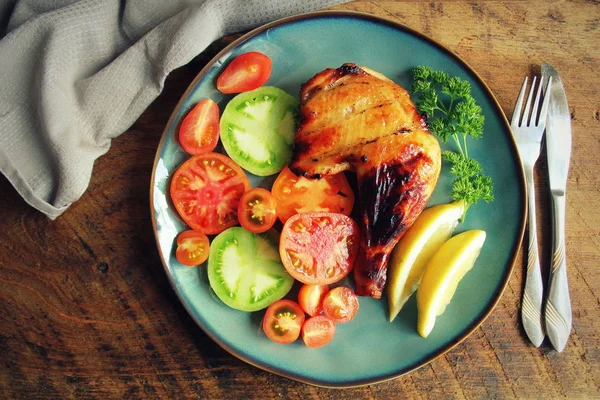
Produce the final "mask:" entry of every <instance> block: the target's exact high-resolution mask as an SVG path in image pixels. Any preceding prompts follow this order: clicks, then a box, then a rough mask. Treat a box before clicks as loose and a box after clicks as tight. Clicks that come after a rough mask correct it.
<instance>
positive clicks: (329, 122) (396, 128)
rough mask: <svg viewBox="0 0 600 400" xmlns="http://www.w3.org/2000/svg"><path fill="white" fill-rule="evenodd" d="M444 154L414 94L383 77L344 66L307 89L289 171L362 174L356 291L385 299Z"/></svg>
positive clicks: (324, 73) (308, 84) (309, 174)
mask: <svg viewBox="0 0 600 400" xmlns="http://www.w3.org/2000/svg"><path fill="white" fill-rule="evenodd" d="M440 153H441V152H440V146H439V143H438V141H437V139H436V138H435V137H434V136H433V135H432V134H431V133H429V131H428V130H427V126H426V124H425V122H424V120H423V118H422V117H421V115H419V113H418V112H417V110H416V108H415V106H414V104H413V103H412V101H411V100H410V97H409V94H408V92H407V91H406V90H405V89H403V88H402V87H401V86H399V85H397V84H395V83H394V82H393V81H391V80H390V79H388V78H386V77H385V76H383V75H381V74H379V73H377V72H374V71H371V70H369V69H367V68H365V67H358V66H356V65H354V64H344V65H343V66H341V67H340V68H337V69H331V68H330V69H326V70H324V71H322V72H320V73H318V74H317V75H315V76H314V77H313V78H312V79H310V80H309V81H308V82H306V83H305V84H304V85H303V86H302V89H301V91H300V123H299V126H298V130H297V132H296V138H295V145H294V155H293V158H292V162H291V164H290V169H291V170H292V171H294V172H295V173H296V174H298V175H303V176H305V177H308V178H314V179H318V178H320V177H322V176H324V175H330V174H336V173H339V172H342V171H347V170H349V171H354V172H355V173H356V175H357V181H358V191H359V193H358V194H359V195H358V196H357V197H358V198H359V211H360V221H359V224H360V226H361V232H362V239H361V251H360V256H359V258H358V259H357V261H356V264H355V266H354V277H355V281H356V293H357V294H359V295H362V296H370V297H374V298H380V297H381V295H382V292H383V289H384V286H385V282H386V278H387V263H388V259H389V256H390V252H391V251H392V249H393V248H394V246H395V245H396V243H397V242H398V240H399V239H400V237H401V236H402V235H403V234H404V232H405V231H406V229H408V227H410V226H411V225H412V223H413V222H414V221H415V219H416V218H417V217H418V216H419V214H420V213H421V211H422V210H423V209H424V208H425V205H426V203H427V201H428V200H429V197H430V195H431V193H432V192H433V189H434V187H435V184H436V182H437V179H438V176H439V173H440V166H441V155H440Z"/></svg>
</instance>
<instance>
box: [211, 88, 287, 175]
mask: <svg viewBox="0 0 600 400" xmlns="http://www.w3.org/2000/svg"><path fill="white" fill-rule="evenodd" d="M297 116H298V100H297V99H296V98H295V97H293V96H291V95H290V94H288V93H286V92H285V91H283V90H281V89H279V88H276V87H273V86H262V87H259V88H258V89H254V90H251V91H249V92H244V93H240V94H238V95H237V96H235V97H234V98H233V99H231V101H230V102H229V103H227V106H226V107H225V110H223V115H221V123H220V124H221V126H220V128H221V129H220V130H221V141H222V143H223V147H225V151H226V152H227V154H228V155H229V157H230V158H231V159H232V160H233V161H235V162H236V163H237V164H238V165H240V166H241V167H242V168H244V169H245V170H246V171H248V172H250V173H252V174H254V175H258V176H268V175H273V174H276V173H278V172H279V171H281V170H282V169H283V167H284V166H286V165H287V164H289V162H290V161H291V158H292V150H293V145H294V136H295V134H296V124H297Z"/></svg>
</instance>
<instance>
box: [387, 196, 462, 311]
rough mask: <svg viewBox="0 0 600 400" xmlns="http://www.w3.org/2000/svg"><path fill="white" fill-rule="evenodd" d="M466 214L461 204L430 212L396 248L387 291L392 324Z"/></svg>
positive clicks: (391, 259)
mask: <svg viewBox="0 0 600 400" xmlns="http://www.w3.org/2000/svg"><path fill="white" fill-rule="evenodd" d="M463 212H464V202H462V201H461V202H453V203H449V204H439V205H436V206H433V207H429V208H427V209H426V210H424V211H423V212H422V213H421V215H420V216H419V217H418V218H417V220H416V221H415V222H414V223H413V225H412V226H411V227H410V228H409V229H408V231H407V232H406V234H405V235H404V236H403V237H402V238H401V239H400V241H399V242H398V244H397V245H396V247H395V248H394V250H393V252H392V255H391V257H390V262H389V264H388V282H387V287H386V290H387V297H388V307H389V319H390V322H391V321H393V320H394V318H396V316H397V315H398V313H399V312H400V310H401V309H402V307H404V304H406V302H407V301H408V299H409V298H410V296H412V294H413V293H414V292H415V291H416V290H417V288H418V287H419V283H420V281H421V277H422V275H423V271H424V270H425V266H426V265H427V262H428V261H429V259H430V258H431V256H432V255H433V254H434V253H435V252H436V251H437V249H438V248H439V247H440V246H441V245H442V244H443V243H444V242H445V241H446V240H448V238H449V237H450V236H451V235H452V233H453V232H454V229H455V228H456V226H457V225H458V222H459V220H460V218H461V217H462V215H463Z"/></svg>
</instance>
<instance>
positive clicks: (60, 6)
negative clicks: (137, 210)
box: [0, 0, 342, 219]
mask: <svg viewBox="0 0 600 400" xmlns="http://www.w3.org/2000/svg"><path fill="white" fill-rule="evenodd" d="M0 3H3V4H0V71H1V72H0V171H1V172H2V173H3V174H4V175H5V176H6V177H7V178H8V180H9V181H10V182H11V183H12V185H13V186H14V187H15V188H16V189H17V191H18V192H19V193H20V194H21V196H22V197H23V198H24V199H25V201H27V203H29V204H30V205H31V206H33V207H35V208H36V209H38V210H40V211H41V212H43V213H45V214H46V215H48V216H49V217H50V218H52V219H54V218H56V217H57V216H59V215H60V214H62V213H63V212H64V211H65V210H66V209H67V208H68V207H69V205H71V203H73V202H74V201H76V200H77V199H79V198H80V197H81V195H82V194H83V193H84V191H85V190H86V188H87V186H88V183H89V180H90V176H91V173H92V167H93V164H94V160H95V159H96V158H98V157H99V156H101V155H102V154H104V153H106V152H107V151H108V149H109V147H110V143H111V139H112V138H114V137H116V136H118V135H120V134H121V133H123V132H124V131H125V130H127V128H129V127H130V126H131V125H132V124H133V123H134V122H135V121H136V119H137V118H138V117H139V116H140V115H141V114H142V112H143V111H144V110H145V109H146V108H147V107H148V106H149V105H150V103H151V102H152V101H153V100H154V99H155V98H156V97H157V96H158V95H159V93H160V92H161V90H162V88H163V85H164V81H165V78H166V76H167V75H168V74H169V73H170V72H171V71H172V70H174V69H175V68H177V67H180V66H182V65H185V64H186V63H188V62H189V61H190V60H191V59H192V58H194V57H195V56H196V55H198V54H199V53H201V52H202V51H203V50H204V49H205V48H206V47H207V46H208V45H209V44H210V43H211V42H213V41H214V40H216V39H218V38H219V37H222V36H224V35H227V34H230V33H236V32H240V31H243V30H247V29H250V28H253V27H256V26H259V25H262V24H264V23H266V22H269V21H272V20H275V19H278V18H282V17H284V16H288V15H293V14H297V13H302V12H307V11H312V10H315V9H320V8H324V7H327V6H331V5H334V4H337V3H342V1H332V0H293V1H291V0H286V1H278V0H46V1H36V0H12V1H11V0H8V2H6V1H5V2H0ZM1 197H2V194H1V193H0V198H1Z"/></svg>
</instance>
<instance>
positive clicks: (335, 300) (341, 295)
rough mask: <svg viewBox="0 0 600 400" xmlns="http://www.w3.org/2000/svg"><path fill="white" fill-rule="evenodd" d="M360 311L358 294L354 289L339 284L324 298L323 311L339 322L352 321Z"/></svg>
mask: <svg viewBox="0 0 600 400" xmlns="http://www.w3.org/2000/svg"><path fill="white" fill-rule="evenodd" d="M357 312H358V296H357V295H356V294H355V293H354V292H353V291H352V289H350V288H347V287H345V286H339V287H336V288H334V289H331V290H330V291H329V293H327V295H326V296H325V298H324V299H323V313H324V314H325V315H326V316H328V317H329V318H331V319H332V320H333V321H334V322H336V323H338V324H343V323H345V322H348V321H351V320H353V319H354V317H355V316H356V313H357Z"/></svg>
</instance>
